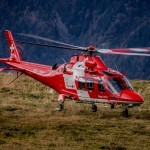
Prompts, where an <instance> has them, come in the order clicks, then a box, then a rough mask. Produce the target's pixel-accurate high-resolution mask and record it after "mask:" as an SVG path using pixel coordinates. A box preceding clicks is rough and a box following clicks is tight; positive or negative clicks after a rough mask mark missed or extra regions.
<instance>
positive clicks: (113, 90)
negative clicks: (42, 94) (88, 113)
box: [0, 30, 150, 115]
mask: <svg viewBox="0 0 150 150" xmlns="http://www.w3.org/2000/svg"><path fill="white" fill-rule="evenodd" d="M21 35H22V36H28V37H31V38H38V39H41V40H47V41H50V42H52V43H56V44H61V45H63V46H57V45H47V44H40V43H33V42H27V41H19V40H14V38H13V36H12V33H11V31H9V30H5V36H6V39H7V41H8V45H9V49H10V57H9V58H0V62H2V63H4V64H7V65H8V66H10V68H2V69H1V70H0V71H5V70H15V71H17V77H16V78H15V79H14V80H16V79H17V78H18V77H20V76H21V75H22V74H25V75H27V76H30V77H32V78H34V79H36V80H38V81H39V82H41V83H43V84H45V85H47V86H48V87H50V88H52V89H54V90H55V91H56V92H58V93H59V97H58V110H63V109H64V101H65V99H66V98H69V99H71V100H75V101H76V102H85V103H90V104H92V111H93V112H96V111H97V106H96V103H104V104H105V103H107V104H110V106H111V109H113V108H115V106H116V105H117V104H121V105H122V106H123V115H128V108H129V107H133V106H139V105H140V104H142V103H143V102H144V99H143V98H142V96H141V95H139V94H138V93H137V92H135V91H134V90H133V88H132V86H131V84H130V83H129V81H128V80H127V78H126V77H125V76H124V75H123V74H121V73H119V72H118V71H115V70H112V69H110V68H108V67H107V66H106V65H105V64H104V62H103V61H102V60H101V58H100V57H99V56H96V55H94V54H96V53H103V54H122V55H135V56H150V48H149V47H148V48H125V49H97V48H95V47H94V46H89V47H79V46H74V45H70V44H66V43H62V42H58V41H54V40H51V39H47V38H43V37H40V36H34V35H30V34H21ZM15 42H20V43H26V44H34V45H41V46H48V47H54V48H62V49H71V50H80V51H84V54H78V55H73V56H72V57H71V59H70V61H69V62H66V63H64V64H61V65H59V66H58V65H57V64H55V65H54V66H47V65H41V64H36V63H31V62H26V61H23V60H22V59H21V57H20V54H19V51H18V49H17V46H16V43H15ZM18 72H20V74H18ZM14 80H13V81H14ZM13 81H12V82H13ZM12 82H11V83H12Z"/></svg>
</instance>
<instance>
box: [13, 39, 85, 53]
mask: <svg viewBox="0 0 150 150" xmlns="http://www.w3.org/2000/svg"><path fill="white" fill-rule="evenodd" d="M14 41H15V42H18V43H24V44H29V45H38V46H45V47H53V48H59V49H60V48H62V49H68V50H80V51H81V49H79V48H74V47H65V46H58V45H48V44H41V43H34V42H27V41H20V40H14ZM82 51H85V50H84V49H83V50H82Z"/></svg>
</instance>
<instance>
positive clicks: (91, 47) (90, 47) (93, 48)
mask: <svg viewBox="0 0 150 150" xmlns="http://www.w3.org/2000/svg"><path fill="white" fill-rule="evenodd" d="M87 49H88V50H90V51H94V50H95V47H94V46H88V48H87Z"/></svg>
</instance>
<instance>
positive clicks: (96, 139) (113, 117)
mask: <svg viewBox="0 0 150 150" xmlns="http://www.w3.org/2000/svg"><path fill="white" fill-rule="evenodd" d="M5 78H6V77H5ZM5 78H4V75H1V76H0V80H1V81H3V80H4V79H5ZM8 79H9V77H8V76H7V80H8ZM3 82H4V81H3ZM132 84H133V86H134V88H135V89H136V91H139V92H140V93H141V94H142V95H143V97H144V99H145V103H144V104H143V105H142V106H141V107H140V108H141V111H139V110H138V109H137V108H133V109H131V110H130V116H129V117H128V118H124V117H122V116H121V115H120V114H121V111H122V110H121V109H115V110H110V108H108V107H104V106H102V105H98V109H99V111H98V112H96V113H92V112H91V111H90V105H87V104H76V103H74V102H73V101H69V100H67V101H66V105H65V108H66V110H64V111H61V112H57V111H53V110H54V108H55V107H56V106H57V97H58V95H57V93H54V95H53V94H50V91H49V88H47V87H44V85H42V84H40V83H39V82H37V81H34V80H32V79H31V78H28V77H26V76H22V77H21V78H20V79H18V80H17V81H16V82H15V83H13V84H12V85H10V86H9V87H7V86H2V87H1V88H0V149H14V150H16V149H23V150H24V149H25V150H26V149H40V150H41V149H50V150H58V149H59V150H71V149H72V150H76V149H79V150H88V149H89V150H92V149H93V150H97V149H105V150H106V149H107V150H110V149H113V150H114V149H116V150H128V149H129V150H130V149H131V150H134V149H135V150H141V149H145V150H148V149H150V142H149V139H150V90H149V89H150V81H132Z"/></svg>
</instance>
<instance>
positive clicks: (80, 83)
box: [78, 78, 85, 90]
mask: <svg viewBox="0 0 150 150" xmlns="http://www.w3.org/2000/svg"><path fill="white" fill-rule="evenodd" d="M78 88H79V89H80V90H85V78H79V80H78Z"/></svg>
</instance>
